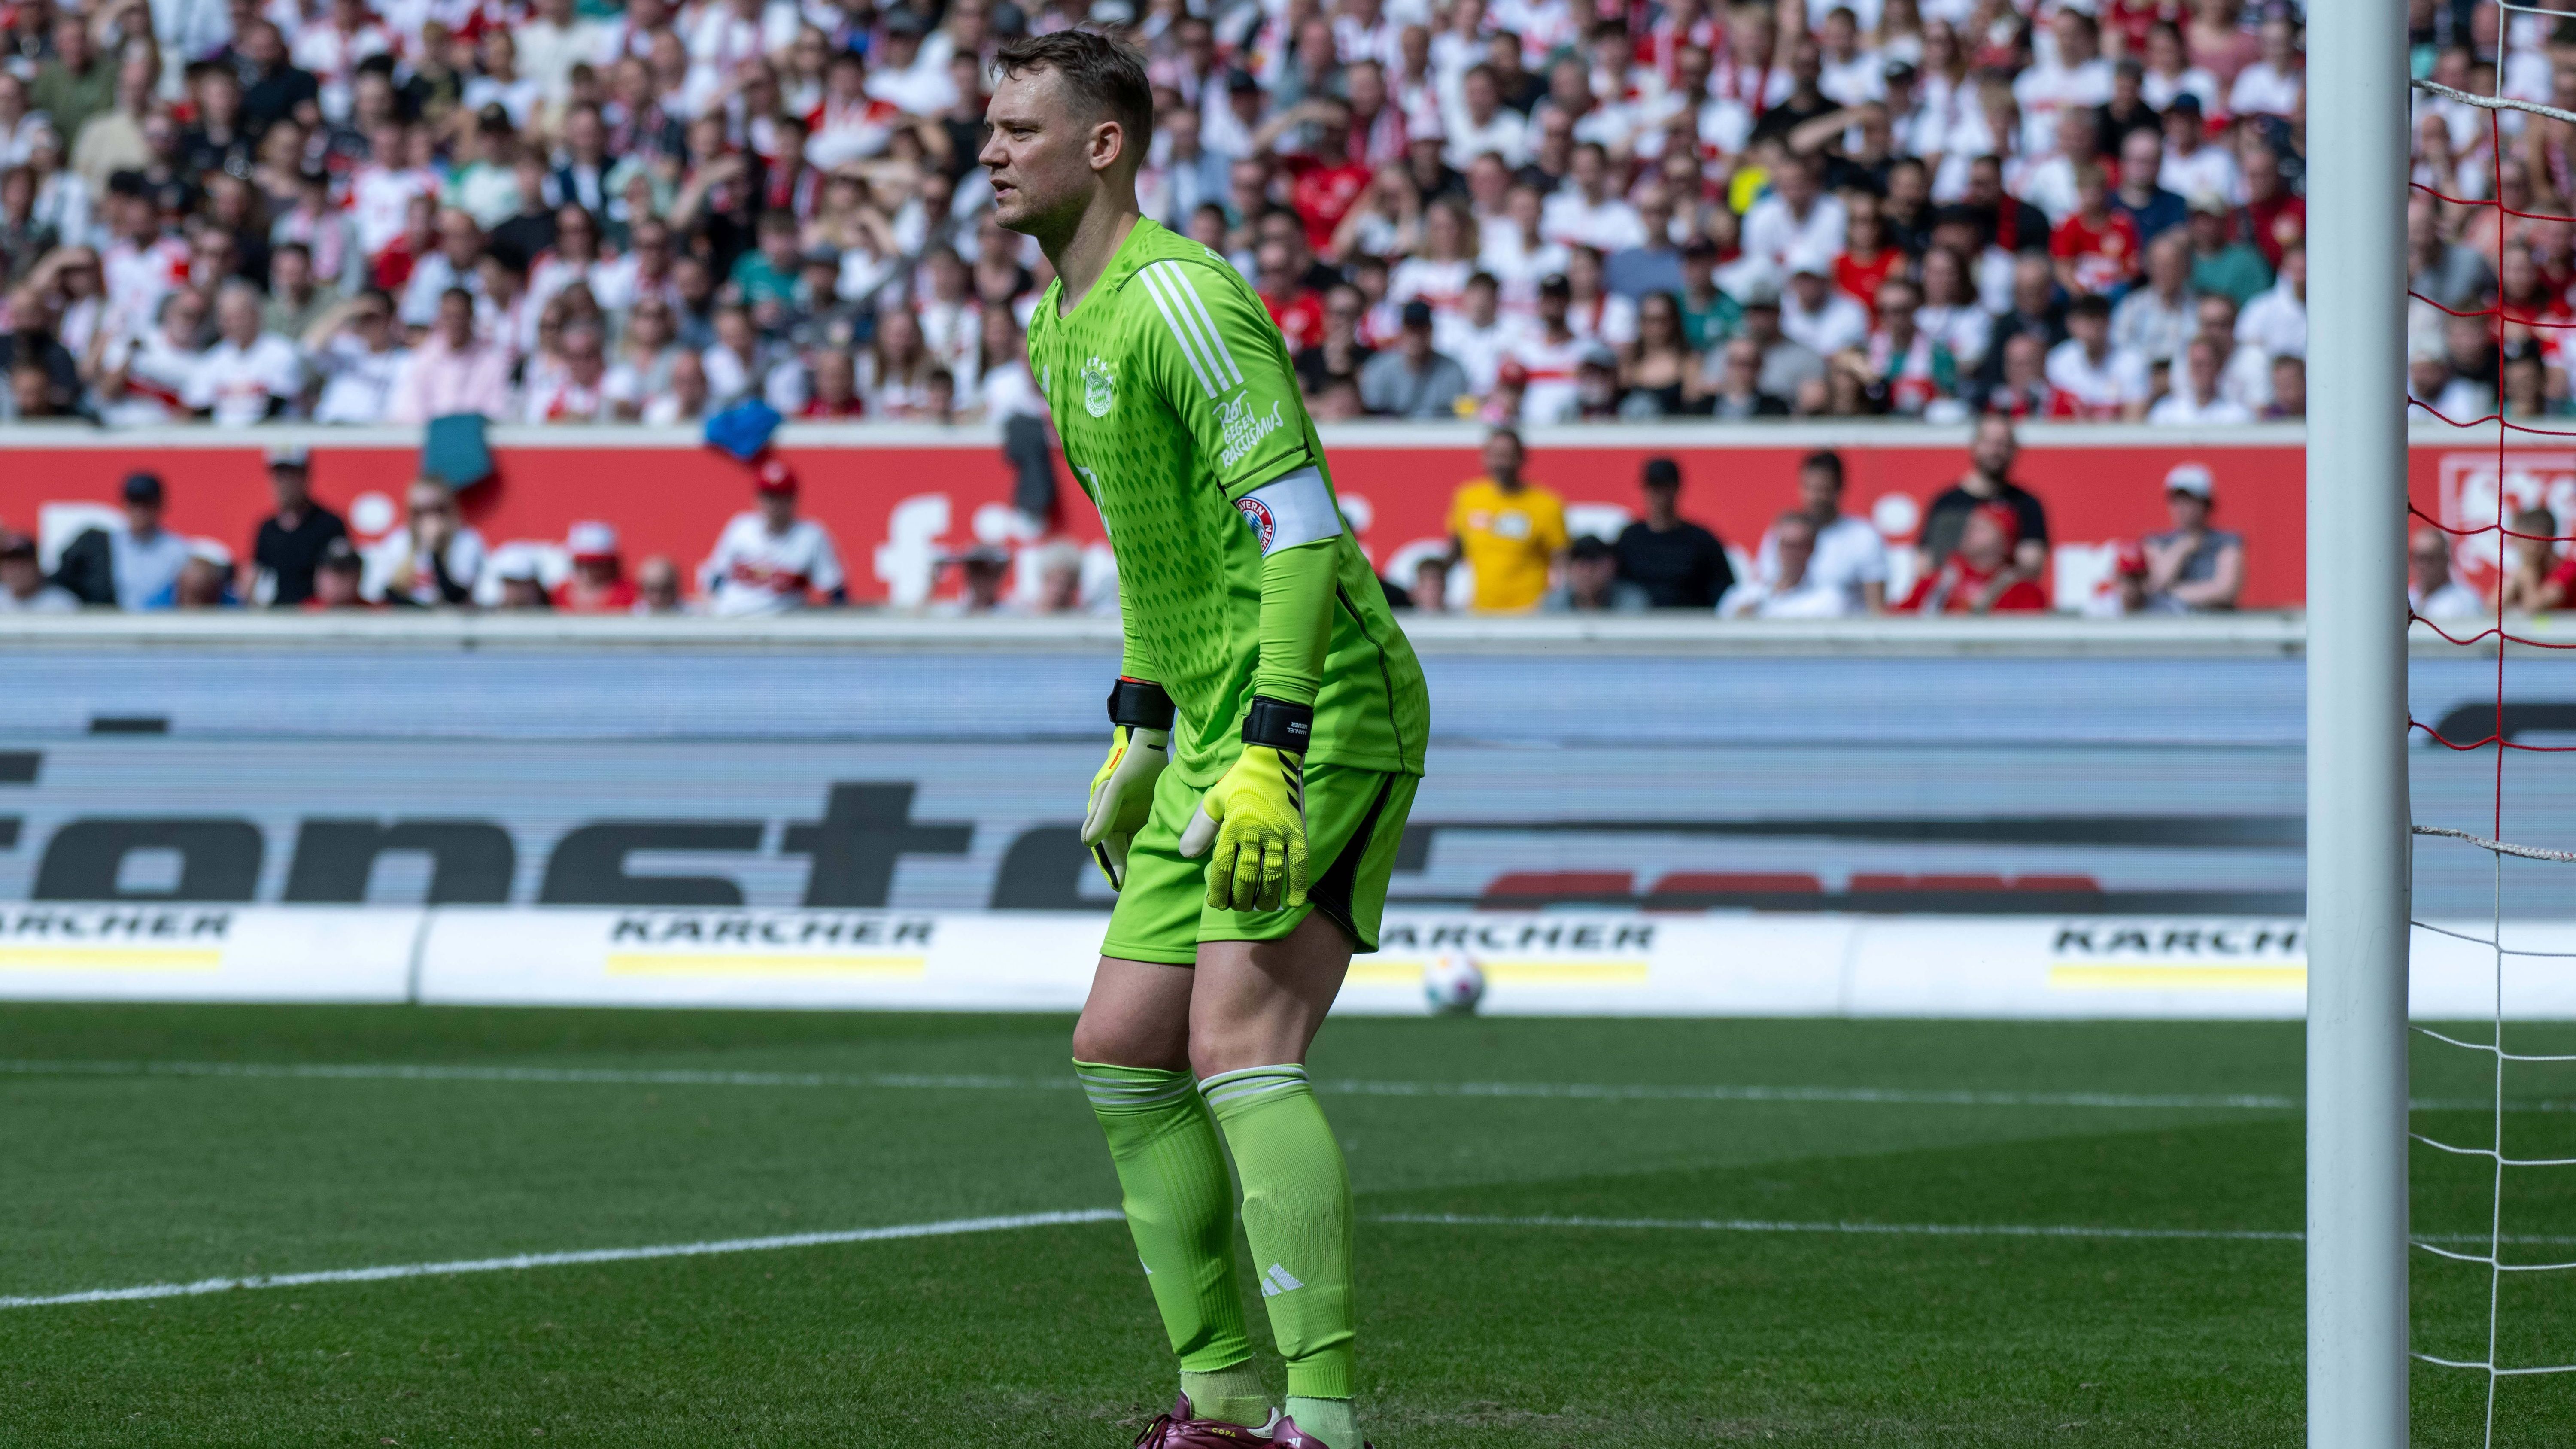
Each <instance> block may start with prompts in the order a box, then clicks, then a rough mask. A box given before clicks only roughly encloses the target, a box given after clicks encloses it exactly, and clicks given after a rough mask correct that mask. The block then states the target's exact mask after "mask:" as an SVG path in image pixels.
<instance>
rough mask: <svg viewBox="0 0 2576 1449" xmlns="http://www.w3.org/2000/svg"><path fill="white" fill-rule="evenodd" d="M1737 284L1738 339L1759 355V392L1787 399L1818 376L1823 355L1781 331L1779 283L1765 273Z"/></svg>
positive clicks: (1821, 375)
mask: <svg viewBox="0 0 2576 1449" xmlns="http://www.w3.org/2000/svg"><path fill="white" fill-rule="evenodd" d="M1738 287H1739V293H1738V300H1739V301H1741V302H1742V303H1743V305H1744V331H1743V334H1742V336H1741V337H1740V338H1738V339H1737V340H1739V341H1744V342H1750V343H1752V344H1753V347H1754V350H1755V351H1756V352H1757V353H1758V354H1759V355H1760V356H1761V359H1762V364H1761V370H1760V372H1759V373H1758V374H1757V375H1756V377H1755V386H1756V388H1757V389H1758V390H1759V391H1760V393H1761V394H1762V395H1763V396H1766V397H1776V398H1779V399H1782V400H1783V401H1786V400H1788V399H1790V398H1794V397H1796V396H1797V395H1798V394H1799V392H1800V391H1801V390H1802V389H1804V388H1805V387H1806V385H1807V384H1808V383H1810V382H1813V381H1818V380H1821V379H1822V378H1823V377H1824V375H1825V359H1824V355H1823V354H1822V353H1819V352H1817V351H1816V350H1815V349H1814V348H1812V347H1809V346H1807V345H1806V344H1805V343H1803V342H1800V341H1798V340H1797V339H1796V338H1793V337H1789V336H1787V335H1785V333H1784V332H1783V331H1782V328H1781V306H1780V286H1779V284H1778V283H1777V282H1774V281H1772V280H1771V279H1770V278H1768V277H1754V278H1751V279H1750V280H1747V281H1745V282H1742V283H1739V284H1738ZM1722 356H1723V354H1721V357H1722ZM1721 391H1722V389H1721Z"/></svg>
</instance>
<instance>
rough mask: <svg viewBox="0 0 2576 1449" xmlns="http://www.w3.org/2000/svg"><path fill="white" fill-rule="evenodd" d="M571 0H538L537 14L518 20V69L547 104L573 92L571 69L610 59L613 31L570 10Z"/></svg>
mask: <svg viewBox="0 0 2576 1449" xmlns="http://www.w3.org/2000/svg"><path fill="white" fill-rule="evenodd" d="M573 3H574V0H537V6H536V13H535V14H534V15H531V16H529V17H528V18H527V19H526V20H523V21H521V22H519V26H518V31H517V36H516V39H517V41H518V47H519V68H520V69H521V70H522V71H524V72H525V73H526V74H527V77H528V79H529V80H531V81H533V82H535V83H536V85H537V89H538V92H539V93H540V94H542V95H543V96H544V97H545V98H546V100H547V101H548V102H549V103H552V104H560V103H561V102H562V101H563V100H564V99H565V98H566V97H567V96H569V95H570V94H571V93H572V68H573V67H574V66H576V65H585V64H586V65H591V66H604V65H606V64H608V62H609V61H610V60H611V59H613V58H614V57H613V55H612V53H611V49H612V47H613V46H614V45H615V44H616V34H615V32H613V31H611V30H610V29H609V28H608V27H607V26H606V25H604V24H602V23H601V22H599V21H596V20H586V19H584V18H582V17H581V16H580V15H578V14H576V13H575V12H574V9H573Z"/></svg>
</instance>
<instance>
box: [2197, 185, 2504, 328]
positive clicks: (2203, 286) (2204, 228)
mask: <svg viewBox="0 0 2576 1449" xmlns="http://www.w3.org/2000/svg"><path fill="white" fill-rule="evenodd" d="M2420 212H2421V214H2422V215H2424V216H2425V217H2426V218H2427V220H2426V221H2425V222H2423V223H2422V224H2421V227H2422V230H2423V231H2424V232H2426V233H2429V234H2432V235H2433V236H2434V240H2435V242H2436V243H2437V244H2439V243H2440V237H2439V234H2438V233H2437V232H2435V231H2434V228H2433V224H2432V222H2431V220H2430V217H2431V215H2432V211H2431V208H2430V207H2424V208H2420ZM2417 226H2418V224H2417V223H2416V222H2415V221H2414V220H2413V216H2412V215H2411V214H2410V216H2409V218H2408V235H2409V236H2410V238H2411V237H2413V236H2414V235H2415V233H2416V229H2417ZM2189 231H2190V235H2191V289H2192V290H2193V291H2195V292H2199V293H2202V294H2204V295H2206V294H2209V293H2216V294H2217V295H2219V296H2222V297H2225V298H2227V299H2228V300H2229V301H2230V302H2232V303H2234V304H2235V305H2237V306H2239V307H2242V306H2244V305H2245V304H2246V303H2247V302H2249V301H2251V300H2252V299H2253V298H2255V297H2256V296H2258V295H2260V294H2261V293H2262V291H2263V290H2264V289H2265V288H2267V287H2269V286H2271V285H2272V264H2271V263H2270V262H2267V261H2265V260H2264V259H2263V253H2262V251H2261V249H2260V248H2258V247H2256V246H2255V245H2254V244H2253V243H2252V242H2249V241H2247V240H2246V239H2245V238H2244V237H2242V236H2240V235H2239V234H2238V233H2237V229H2236V212H2235V209H2234V208H2232V207H2230V206H2229V205H2228V204H2227V201H2226V198H2224V197H2222V196H2219V195H2216V194H2214V193H2211V192H2202V193H2200V194H2199V195H2196V196H2194V197H2192V199H2191V221H2190V224H2189ZM2452 250H2453V251H2454V252H2456V253H2458V254H2460V255H2462V256H2464V257H2465V258H2466V265H2465V266H2464V267H2462V268H2460V269H2458V274H2459V275H2463V276H2468V275H2476V276H2483V277H2487V278H2492V277H2493V275H2494V273H2492V272H2490V271H2486V270H2485V265H2484V263H2483V262H2481V261H2480V260H2479V258H2478V256H2477V254H2476V253H2474V252H2470V251H2468V250H2467V249H2466V248H2461V247H2453V248H2452ZM2419 255H2420V253H2419ZM2411 271H2412V277H2411V279H2410V281H2409V286H2411V287H2412V288H2414V289H2415V290H2416V291H2417V292H2418V293H2419V294H2420V295H2423V296H2428V297H2432V296H2440V295H2443V294H2442V293H2441V292H2440V291H2438V290H2437V291H2433V292H2425V291H2423V290H2422V289H2423V288H2424V287H2425V286H2426V285H2428V284H2430V285H2432V286H2435V287H2436V288H2439V287H2440V286H2442V285H2443V282H2442V281H2441V280H2438V279H2434V278H2429V277H2427V276H2426V274H2425V272H2424V270H2423V268H2422V267H2421V266H2420V265H2418V266H2414V267H2412V268H2411ZM2486 285H2488V286H2492V285H2494V284H2493V282H2492V281H2488V282H2487V283H2486Z"/></svg>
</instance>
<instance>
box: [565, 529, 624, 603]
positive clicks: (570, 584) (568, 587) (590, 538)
mask: <svg viewBox="0 0 2576 1449" xmlns="http://www.w3.org/2000/svg"><path fill="white" fill-rule="evenodd" d="M564 551H565V552H566V553H568V554H570V555H572V572H571V573H570V574H568V575H566V576H565V577H564V581H563V582H562V583H560V584H557V585H556V586H555V591H554V598H553V602H554V606H555V607H556V608H558V609H561V610H563V611H564V612H566V613H570V614H625V613H632V612H633V611H634V608H635V584H634V582H633V581H632V580H630V579H628V578H626V577H625V574H624V571H623V570H622V568H621V567H620V565H619V560H618V556H617V530H616V529H615V528H613V527H611V526H609V525H608V524H605V523H599V522H596V521H584V522H581V523H576V524H574V525H573V526H572V528H571V529H570V530H569V531H567V532H566V533H565V534H564Z"/></svg>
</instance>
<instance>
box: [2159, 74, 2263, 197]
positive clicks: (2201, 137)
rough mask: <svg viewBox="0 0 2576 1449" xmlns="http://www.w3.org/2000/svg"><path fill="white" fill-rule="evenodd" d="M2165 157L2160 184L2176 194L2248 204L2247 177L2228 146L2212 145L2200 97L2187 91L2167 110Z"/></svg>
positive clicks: (2165, 117)
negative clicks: (2202, 116) (2239, 167)
mask: <svg viewBox="0 0 2576 1449" xmlns="http://www.w3.org/2000/svg"><path fill="white" fill-rule="evenodd" d="M2164 124H2165V159H2164V162H2163V164H2162V165H2161V166H2160V167H2159V168H2158V169H2157V171H2156V184H2157V185H2158V186H2161V187H2163V188H2164V189H2165V190H2167V191H2170V192H2172V193H2173V194H2174V195H2176V196H2180V197H2183V198H2185V199H2189V198H2191V197H2195V196H2215V197H2217V198H2219V199H2220V200H2222V201H2224V202H2226V203H2227V204H2228V205H2230V206H2242V205H2243V204H2244V203H2245V176H2244V173H2242V172H2240V171H2239V170H2237V168H2236V157H2235V156H2234V155H2233V154H2232V153H2230V152H2229V151H2228V149H2227V148H2226V147H2224V146H2213V145H2211V144H2209V138H2208V135H2207V132H2206V131H2205V129H2204V124H2203V122H2202V120H2201V117H2200V99H2199V97H2197V96H2194V95H2191V94H2190V93H2188V92H2186V93H2184V94H2183V95H2182V96H2180V97H2178V98H2177V99H2176V100H2175V101H2174V103H2173V109H2171V110H2169V111H2166V112H2165V115H2164Z"/></svg>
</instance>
